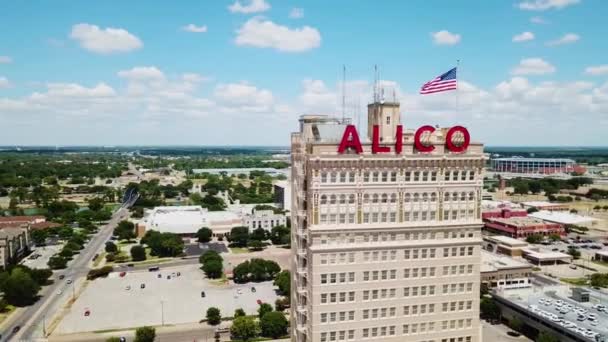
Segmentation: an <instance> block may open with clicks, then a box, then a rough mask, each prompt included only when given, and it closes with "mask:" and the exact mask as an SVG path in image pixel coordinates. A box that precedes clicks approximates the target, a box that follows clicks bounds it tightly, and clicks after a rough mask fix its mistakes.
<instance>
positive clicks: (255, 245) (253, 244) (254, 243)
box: [247, 240, 264, 251]
mask: <svg viewBox="0 0 608 342" xmlns="http://www.w3.org/2000/svg"><path fill="white" fill-rule="evenodd" d="M247 248H249V249H250V250H252V251H261V250H263V249H264V243H263V242H262V241H259V240H249V242H247Z"/></svg>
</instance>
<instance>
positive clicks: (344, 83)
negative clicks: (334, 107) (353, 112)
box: [342, 64, 346, 122]
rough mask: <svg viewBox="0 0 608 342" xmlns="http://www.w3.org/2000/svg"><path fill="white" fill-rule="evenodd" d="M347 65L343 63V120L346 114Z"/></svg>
mask: <svg viewBox="0 0 608 342" xmlns="http://www.w3.org/2000/svg"><path fill="white" fill-rule="evenodd" d="M345 106H346V65H344V64H343V65H342V122H344V116H345V115H346V113H345V112H346V107H345Z"/></svg>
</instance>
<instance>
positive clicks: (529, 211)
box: [526, 207, 538, 214]
mask: <svg viewBox="0 0 608 342" xmlns="http://www.w3.org/2000/svg"><path fill="white" fill-rule="evenodd" d="M526 211H527V212H528V214H532V213H535V212H537V211H538V208H536V207H530V208H528V209H526Z"/></svg>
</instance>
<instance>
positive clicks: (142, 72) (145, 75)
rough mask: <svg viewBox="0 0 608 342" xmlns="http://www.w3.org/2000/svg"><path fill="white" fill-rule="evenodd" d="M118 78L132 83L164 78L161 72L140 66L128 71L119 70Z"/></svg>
mask: <svg viewBox="0 0 608 342" xmlns="http://www.w3.org/2000/svg"><path fill="white" fill-rule="evenodd" d="M118 76H119V77H122V78H126V79H129V80H134V81H142V80H159V79H164V78H165V75H164V74H163V72H162V71H160V70H159V69H158V68H157V67H154V66H140V67H134V68H132V69H129V70H121V71H119V72H118Z"/></svg>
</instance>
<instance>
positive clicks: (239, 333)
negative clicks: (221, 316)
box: [230, 316, 260, 342]
mask: <svg viewBox="0 0 608 342" xmlns="http://www.w3.org/2000/svg"><path fill="white" fill-rule="evenodd" d="M259 333H260V327H259V326H258V323H257V322H256V321H255V320H254V319H253V317H247V316H244V317H238V318H236V319H235V320H234V321H232V326H231V327H230V335H231V336H232V338H233V339H238V340H241V341H244V342H248V341H250V340H251V339H253V338H255V337H256V336H258V334H259Z"/></svg>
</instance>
